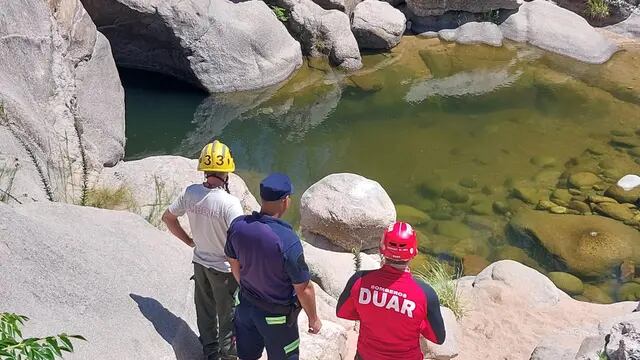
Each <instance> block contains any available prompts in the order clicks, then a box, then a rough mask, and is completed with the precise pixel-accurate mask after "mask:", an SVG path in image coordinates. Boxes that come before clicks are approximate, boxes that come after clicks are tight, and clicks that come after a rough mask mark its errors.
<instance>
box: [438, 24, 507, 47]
mask: <svg viewBox="0 0 640 360" xmlns="http://www.w3.org/2000/svg"><path fill="white" fill-rule="evenodd" d="M438 36H440V38H441V39H442V40H445V41H452V42H457V43H459V44H466V45H475V44H486V45H490V46H496V47H499V46H502V31H500V28H499V27H498V25H496V24H494V23H490V22H469V23H466V24H464V25H462V26H460V27H458V28H457V29H454V30H449V29H445V30H440V31H439V32H438Z"/></svg>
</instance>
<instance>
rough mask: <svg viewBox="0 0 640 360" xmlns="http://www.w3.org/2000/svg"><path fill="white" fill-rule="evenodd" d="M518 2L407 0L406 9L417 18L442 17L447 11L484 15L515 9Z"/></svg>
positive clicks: (493, 0)
mask: <svg viewBox="0 0 640 360" xmlns="http://www.w3.org/2000/svg"><path fill="white" fill-rule="evenodd" d="M520 3H521V1H518V0H483V1H476V0H407V7H408V8H409V9H410V10H411V11H412V12H413V13H414V14H416V15H418V16H432V15H442V14H444V13H445V12H448V11H466V12H470V13H486V12H489V11H491V10H497V9H517V8H518V6H520Z"/></svg>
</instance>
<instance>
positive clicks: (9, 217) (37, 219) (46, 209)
mask: <svg viewBox="0 0 640 360" xmlns="http://www.w3.org/2000/svg"><path fill="white" fill-rule="evenodd" d="M0 218H2V219H3V223H2V224H3V225H2V226H0V273H2V274H12V275H11V276H8V277H5V279H4V280H3V285H2V286H1V287H0V309H2V311H9V312H15V313H18V314H24V315H27V316H29V317H30V318H31V319H32V321H30V322H29V323H28V324H27V329H26V331H27V332H28V333H29V334H40V335H42V334H57V333H60V332H63V331H66V332H68V333H74V334H81V335H83V336H85V337H86V338H87V339H88V342H86V343H84V342H76V353H74V354H73V355H71V356H68V358H69V359H105V360H108V359H114V360H115V359H132V358H135V359H198V358H200V357H202V354H201V352H200V351H199V350H200V349H201V347H200V345H199V342H198V336H197V334H196V333H195V331H197V328H196V326H195V307H194V306H193V286H192V284H191V282H190V281H189V278H190V277H191V274H192V265H191V256H192V255H191V249H190V248H189V247H188V246H186V245H184V244H182V243H181V242H180V241H179V240H177V239H175V238H173V237H171V236H170V235H168V234H166V233H164V232H161V231H158V230H157V229H156V228H154V227H153V226H151V225H149V224H148V223H146V222H145V221H144V220H143V219H142V218H140V217H139V216H137V215H134V214H131V213H127V212H121V211H110V210H101V209H93V208H87V207H79V206H72V205H66V204H61V203H38V204H29V205H19V206H15V207H13V208H12V207H9V206H6V205H3V204H0ZM123 328H126V329H127V332H128V333H131V334H135V336H122V329H123ZM116 343H117V344H118V346H113V344H116ZM65 358H67V356H65Z"/></svg>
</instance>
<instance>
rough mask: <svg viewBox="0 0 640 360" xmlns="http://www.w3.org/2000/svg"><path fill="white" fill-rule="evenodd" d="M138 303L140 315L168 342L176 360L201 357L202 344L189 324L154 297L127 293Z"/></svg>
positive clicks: (192, 359)
mask: <svg viewBox="0 0 640 360" xmlns="http://www.w3.org/2000/svg"><path fill="white" fill-rule="evenodd" d="M129 296H130V297H131V299H133V301H135V302H136V304H138V308H139V309H140V312H141V313H142V315H144V317H145V318H147V320H149V321H150V322H151V324H153V327H154V328H155V329H156V331H157V332H158V334H160V336H162V338H163V339H164V341H166V342H167V343H169V345H171V347H172V348H173V351H174V352H175V354H176V360H194V359H196V360H197V359H203V355H202V345H201V344H200V340H199V339H198V336H197V335H196V334H195V333H194V332H193V330H191V327H189V324H187V323H186V321H184V320H183V319H182V318H180V317H178V316H176V315H175V314H173V313H172V312H171V311H169V309H167V308H165V307H164V306H162V304H160V303H159V302H158V301H157V300H156V299H153V298H149V297H144V296H140V295H136V294H129Z"/></svg>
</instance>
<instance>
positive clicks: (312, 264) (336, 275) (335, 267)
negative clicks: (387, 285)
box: [302, 242, 380, 299]
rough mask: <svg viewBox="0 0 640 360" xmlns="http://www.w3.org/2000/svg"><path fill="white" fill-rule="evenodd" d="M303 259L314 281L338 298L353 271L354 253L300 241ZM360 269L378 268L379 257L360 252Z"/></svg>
mask: <svg viewBox="0 0 640 360" xmlns="http://www.w3.org/2000/svg"><path fill="white" fill-rule="evenodd" d="M302 245H303V247H304V254H305V259H306V261H307V265H309V270H310V271H311V276H312V277H313V279H314V281H316V282H317V283H319V284H320V286H322V288H323V289H324V291H326V292H327V293H328V294H329V295H330V296H332V297H334V298H336V299H337V298H338V297H339V296H340V294H341V293H342V291H343V290H344V288H345V286H346V285H347V282H348V281H349V278H351V275H353V274H354V273H355V264H356V260H355V255H354V254H352V253H345V252H335V251H330V250H325V249H322V248H318V247H316V246H313V245H312V244H309V243H307V242H303V243H302ZM359 256H360V262H361V265H360V270H374V269H378V268H380V259H379V258H378V257H377V256H375V255H368V254H364V253H360V254H359Z"/></svg>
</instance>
